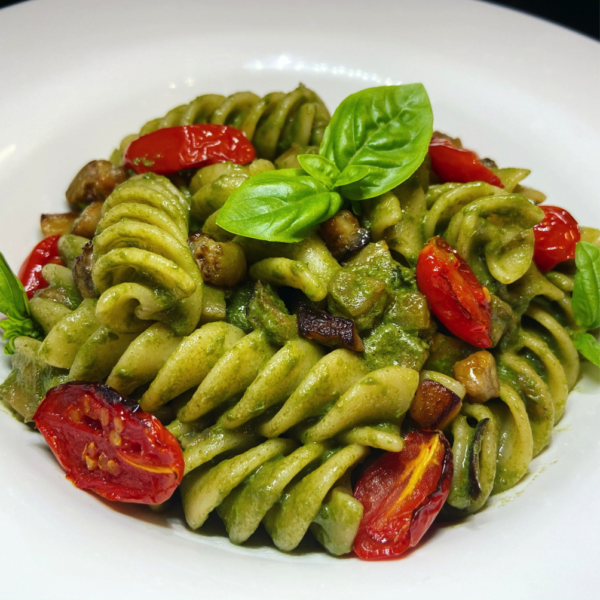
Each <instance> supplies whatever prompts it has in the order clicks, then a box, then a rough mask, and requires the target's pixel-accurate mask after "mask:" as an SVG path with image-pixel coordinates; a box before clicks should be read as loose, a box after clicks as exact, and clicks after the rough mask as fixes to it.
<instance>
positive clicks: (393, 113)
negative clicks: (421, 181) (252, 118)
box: [217, 83, 433, 243]
mask: <svg viewBox="0 0 600 600" xmlns="http://www.w3.org/2000/svg"><path fill="white" fill-rule="evenodd" d="M432 131H433V113H432V110H431V104H430V103H429V97H428V96H427V92H426V91H425V88H424V87H423V85H422V84H420V83H416V84H410V85H398V86H385V87H377V88H369V89H366V90H362V91H361V92H357V93H356V94H352V95H351V96H348V98H346V99H345V100H344V101H343V102H342V103H341V104H340V106H339V107H338V108H337V110H336V111H335V113H334V115H333V117H332V119H331V122H330V123H329V125H328V126H327V129H326V130H325V135H324V138H323V143H322V145H321V148H320V150H319V154H318V155H315V154H303V155H301V156H299V157H298V160H299V162H300V164H301V165H302V167H303V170H302V169H286V170H282V171H270V172H267V173H261V174H259V175H255V176H253V177H250V178H249V179H248V180H246V181H245V182H244V183H243V184H242V185H241V186H240V187H239V188H237V190H235V191H234V192H233V193H232V194H231V196H230V197H229V198H228V200H227V202H226V203H225V205H224V206H223V207H222V208H221V210H220V211H219V215H218V217H217V225H219V226H220V227H222V228H223V229H225V230H227V231H229V232H231V233H235V234H238V235H244V236H246V237H251V238H255V239H261V240H267V241H273V242H288V243H292V242H297V241H300V240H302V239H304V238H306V237H308V236H310V235H311V234H312V233H313V232H314V231H315V229H316V228H317V227H318V225H319V224H320V223H322V222H323V221H325V220H327V219H329V218H330V217H332V216H333V215H334V214H335V213H336V212H337V211H338V210H339V209H340V207H341V205H342V199H341V196H344V197H345V198H347V199H349V200H351V201H352V205H353V209H354V210H355V212H357V210H358V208H357V206H356V203H357V202H358V201H360V200H367V199H368V198H373V197H375V196H379V195H381V194H384V193H385V192H388V191H390V190H391V189H393V188H395V187H396V186H398V185H400V184H401V183H402V182H403V181H406V179H408V178H409V177H410V176H411V175H412V174H413V173H414V172H415V171H416V170H417V168H418V167H419V165H420V164H421V163H422V162H423V159H424V158H425V155H426V154H427V149H428V146H429V141H430V140H431V134H432ZM340 194H341V196H340Z"/></svg>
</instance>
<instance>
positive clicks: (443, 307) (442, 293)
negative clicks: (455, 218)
mask: <svg viewBox="0 0 600 600" xmlns="http://www.w3.org/2000/svg"><path fill="white" fill-rule="evenodd" d="M417 285H418V286H419V289H420V290H421V292H422V293H423V294H424V295H425V298H427V302H428V303H429V306H430V307H431V310H432V311H433V313H434V314H435V316H436V317H437V318H438V319H439V320H440V321H441V322H442V323H443V324H444V325H445V326H446V327H447V328H448V329H449V330H450V331H451V332H452V333H453V334H454V335H455V336H456V337H458V338H460V339H461V340H463V341H465V342H467V343H469V344H472V345H473V346H477V347H478V348H489V347H490V346H491V345H492V339H491V335H492V311H491V309H490V298H491V296H490V293H489V291H488V290H487V288H485V287H484V286H482V285H481V284H480V283H479V282H478V281H477V278H476V277H475V274H474V273H473V271H472V270H471V267H469V265H468V264H467V263H466V262H465V261H464V260H463V259H462V258H461V257H460V256H459V254H458V252H457V251H456V250H455V249H454V248H452V246H450V245H449V244H448V243H447V242H445V241H444V240H443V239H442V238H441V237H434V238H431V239H430V240H429V241H428V242H427V243H426V244H425V246H424V247H423V249H422V250H421V253H420V254H419V259H418V261H417Z"/></svg>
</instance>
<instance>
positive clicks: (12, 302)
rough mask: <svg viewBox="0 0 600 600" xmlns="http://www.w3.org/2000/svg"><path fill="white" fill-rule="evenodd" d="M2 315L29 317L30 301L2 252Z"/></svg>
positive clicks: (0, 311)
mask: <svg viewBox="0 0 600 600" xmlns="http://www.w3.org/2000/svg"><path fill="white" fill-rule="evenodd" d="M0 313H2V314H4V315H6V316H7V317H21V316H23V315H25V316H29V314H30V313H29V300H28V299H27V294H26V293H25V290H24V289H23V285H22V284H21V282H20V281H19V280H18V279H17V278H16V277H15V274H14V273H13V272H12V270H11V268H10V267H9V266H8V263H7V262H6V258H4V255H3V254H2V253H1V252H0Z"/></svg>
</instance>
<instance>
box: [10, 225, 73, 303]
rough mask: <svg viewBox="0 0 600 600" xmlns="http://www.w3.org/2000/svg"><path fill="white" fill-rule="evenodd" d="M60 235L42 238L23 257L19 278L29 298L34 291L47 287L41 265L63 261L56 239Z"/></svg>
mask: <svg viewBox="0 0 600 600" xmlns="http://www.w3.org/2000/svg"><path fill="white" fill-rule="evenodd" d="M59 238H60V235H51V236H50V237H47V238H44V239H43V240H42V241H41V242H40V243H39V244H38V245H37V246H36V247H35V248H34V249H33V250H32V251H31V254H30V255H29V256H28V257H27V258H26V259H25V261H24V262H23V264H22V265H21V268H20V269H19V279H20V281H21V283H22V284H23V287H24V288H25V291H26V292H27V297H28V298H29V299H30V300H31V298H32V296H33V294H34V292H36V291H37V290H41V289H43V288H45V287H48V282H47V281H46V280H45V279H44V278H43V277H42V267H44V266H46V265H48V264H53V265H62V264H64V263H63V261H62V260H61V259H60V256H59V254H58V240H59Z"/></svg>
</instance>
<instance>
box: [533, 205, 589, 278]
mask: <svg viewBox="0 0 600 600" xmlns="http://www.w3.org/2000/svg"><path fill="white" fill-rule="evenodd" d="M540 208H541V209H542V210H543V211H544V214H545V215H546V216H545V217H544V219H543V221H542V222H541V223H538V224H537V225H536V226H535V227H534V228H533V234H534V235H535V249H534V252H533V260H534V262H535V264H536V265H537V266H538V267H539V269H540V270H541V271H549V270H550V269H553V268H554V267H555V266H556V265H557V264H559V263H561V262H564V261H565V260H569V259H571V258H575V246H577V242H578V241H579V240H580V239H581V234H580V233H579V225H578V224H577V221H576V220H575V219H574V218H573V217H572V215H571V213H569V212H568V211H566V210H565V209H564V208H559V207H558V206H540Z"/></svg>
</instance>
